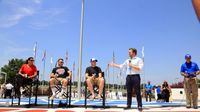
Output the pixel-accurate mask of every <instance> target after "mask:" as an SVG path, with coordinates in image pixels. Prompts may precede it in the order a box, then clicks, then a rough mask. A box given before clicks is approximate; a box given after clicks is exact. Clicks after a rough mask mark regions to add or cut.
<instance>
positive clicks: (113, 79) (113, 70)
mask: <svg viewBox="0 0 200 112" xmlns="http://www.w3.org/2000/svg"><path fill="white" fill-rule="evenodd" d="M113 63H115V54H114V51H113ZM112 70H113V71H112V72H113V91H114V90H115V75H114V74H115V69H114V67H113V68H112Z"/></svg>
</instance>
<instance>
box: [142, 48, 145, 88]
mask: <svg viewBox="0 0 200 112" xmlns="http://www.w3.org/2000/svg"><path fill="white" fill-rule="evenodd" d="M142 61H143V64H144V46H142ZM144 84H145V65H143V86H145V85H144ZM143 88H144V87H143Z"/></svg>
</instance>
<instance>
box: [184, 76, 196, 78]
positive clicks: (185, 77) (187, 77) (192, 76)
mask: <svg viewBox="0 0 200 112" xmlns="http://www.w3.org/2000/svg"><path fill="white" fill-rule="evenodd" d="M194 77H196V76H187V77H185V78H194Z"/></svg>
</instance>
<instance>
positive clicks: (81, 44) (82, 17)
mask: <svg viewBox="0 0 200 112" xmlns="http://www.w3.org/2000/svg"><path fill="white" fill-rule="evenodd" d="M83 21H84V0H82V9H81V29H80V48H79V69H78V99H79V100H80V99H81V72H82V51H83Z"/></svg>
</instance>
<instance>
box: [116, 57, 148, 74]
mask: <svg viewBox="0 0 200 112" xmlns="http://www.w3.org/2000/svg"><path fill="white" fill-rule="evenodd" d="M129 63H131V64H133V65H134V66H137V67H139V68H140V70H135V69H134V68H131V67H129ZM143 65H144V64H143V61H142V59H141V58H139V57H133V58H132V59H127V60H126V61H125V62H124V63H123V64H121V65H120V68H121V69H122V68H125V70H126V74H127V75H135V74H140V73H141V72H142V67H143Z"/></svg>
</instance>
